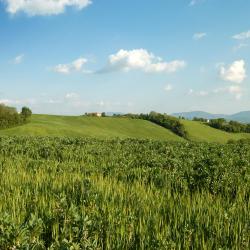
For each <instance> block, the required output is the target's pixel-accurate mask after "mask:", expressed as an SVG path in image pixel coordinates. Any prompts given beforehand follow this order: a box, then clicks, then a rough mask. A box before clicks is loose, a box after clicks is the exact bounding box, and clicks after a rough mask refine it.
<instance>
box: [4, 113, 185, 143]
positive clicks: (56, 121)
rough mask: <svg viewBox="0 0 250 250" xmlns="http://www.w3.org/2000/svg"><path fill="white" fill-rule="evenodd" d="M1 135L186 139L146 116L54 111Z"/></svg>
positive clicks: (33, 117) (5, 130) (34, 117)
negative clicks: (132, 116) (137, 118)
mask: <svg viewBox="0 0 250 250" xmlns="http://www.w3.org/2000/svg"><path fill="white" fill-rule="evenodd" d="M0 135H31V136H79V137H86V136H87V137H97V138H107V139H109V138H115V137H119V138H140V139H156V140H174V141H180V140H182V138H180V137H178V136H177V135H175V134H174V133H172V132H171V131H169V130H167V129H165V128H162V127H160V126H158V125H155V124H153V123H151V122H148V121H144V120H136V119H128V118H112V117H104V118H97V117H80V116H79V117H78V116H52V115H32V118H31V122H30V123H28V124H25V125H23V126H19V127H14V128H10V129H4V130H0Z"/></svg>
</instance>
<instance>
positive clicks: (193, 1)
mask: <svg viewBox="0 0 250 250" xmlns="http://www.w3.org/2000/svg"><path fill="white" fill-rule="evenodd" d="M202 2H205V0H191V1H190V3H189V6H194V5H196V4H198V3H202Z"/></svg>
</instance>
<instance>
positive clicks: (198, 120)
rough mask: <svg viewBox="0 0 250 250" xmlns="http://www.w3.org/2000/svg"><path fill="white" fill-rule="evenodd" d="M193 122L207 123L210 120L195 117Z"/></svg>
mask: <svg viewBox="0 0 250 250" xmlns="http://www.w3.org/2000/svg"><path fill="white" fill-rule="evenodd" d="M193 121H196V122H207V121H208V119H205V118H199V117H194V118H193Z"/></svg>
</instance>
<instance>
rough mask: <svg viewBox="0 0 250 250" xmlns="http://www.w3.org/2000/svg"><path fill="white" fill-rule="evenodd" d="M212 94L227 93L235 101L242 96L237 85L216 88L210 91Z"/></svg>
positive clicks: (241, 90)
mask: <svg viewBox="0 0 250 250" xmlns="http://www.w3.org/2000/svg"><path fill="white" fill-rule="evenodd" d="M212 92H213V93H214V94H220V93H229V94H232V95H233V96H234V97H235V99H236V100H240V99H241V97H242V96H243V89H242V87H241V86H239V85H231V86H229V87H223V88H217V89H214V90H213V91H212Z"/></svg>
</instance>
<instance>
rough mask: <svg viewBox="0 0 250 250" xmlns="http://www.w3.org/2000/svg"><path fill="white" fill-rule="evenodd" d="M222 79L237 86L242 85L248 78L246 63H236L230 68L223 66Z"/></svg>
mask: <svg viewBox="0 0 250 250" xmlns="http://www.w3.org/2000/svg"><path fill="white" fill-rule="evenodd" d="M220 77H221V78H222V79H223V80H225V81H229V82H233V83H237V84H240V83H242V82H243V81H244V80H245V78H246V77H247V75H246V69H245V61H244V60H239V61H235V62H233V63H232V64H231V65H229V67H228V68H225V67H224V66H221V67H220Z"/></svg>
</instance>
